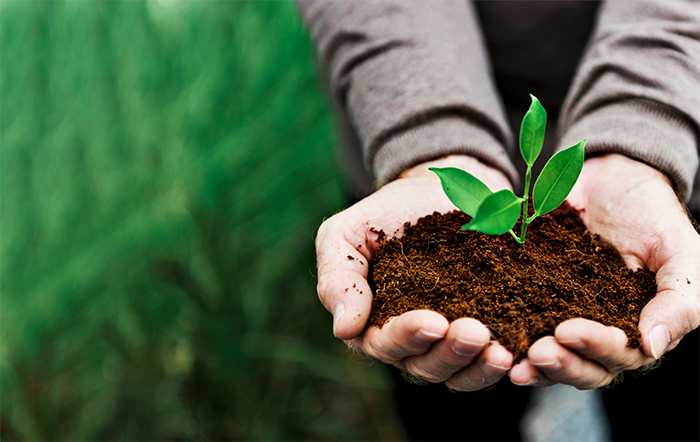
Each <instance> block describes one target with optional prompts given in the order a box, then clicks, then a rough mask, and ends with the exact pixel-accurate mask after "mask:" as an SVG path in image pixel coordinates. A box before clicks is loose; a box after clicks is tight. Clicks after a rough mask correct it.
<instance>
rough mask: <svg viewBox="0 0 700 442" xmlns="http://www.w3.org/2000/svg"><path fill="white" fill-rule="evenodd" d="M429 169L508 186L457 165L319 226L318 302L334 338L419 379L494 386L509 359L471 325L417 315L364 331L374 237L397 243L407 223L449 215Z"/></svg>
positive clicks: (406, 178) (451, 162)
mask: <svg viewBox="0 0 700 442" xmlns="http://www.w3.org/2000/svg"><path fill="white" fill-rule="evenodd" d="M429 166H435V167H443V166H456V167H461V168H464V169H467V170H469V171H470V172H471V173H473V174H474V175H476V176H477V177H479V178H480V179H482V180H483V181H484V182H485V183H486V184H487V185H489V186H490V187H491V188H492V189H493V190H498V189H501V188H503V187H507V186H509V183H508V181H507V179H505V177H504V176H503V175H502V174H501V173H500V172H498V171H496V170H495V169H491V168H489V167H486V166H484V165H483V164H481V163H479V162H478V161H475V160H473V159H468V160H464V158H463V157H458V158H454V157H448V158H446V159H444V160H438V161H436V162H432V163H424V164H423V165H421V166H418V167H417V168H414V169H410V170H409V171H407V172H406V173H405V174H404V175H403V177H402V178H401V179H398V180H396V181H394V182H393V183H391V184H388V185H386V186H384V187H383V188H382V189H381V190H379V191H377V192H376V193H374V194H373V195H371V196H369V197H368V198H366V199H364V200H362V201H360V202H359V203H357V204H355V205H354V206H352V207H350V208H349V209H347V210H345V211H343V212H341V213H339V214H337V215H335V216H334V217H332V218H330V219H329V220H327V221H326V222H325V223H323V225H322V226H321V228H320V229H319V233H318V236H317V238H316V250H317V260H318V266H319V282H318V294H319V298H320V299H321V302H322V303H323V304H324V306H325V307H326V308H327V309H328V310H329V311H330V312H331V313H333V318H334V333H335V335H336V336H337V337H338V338H341V339H343V340H346V342H348V343H349V344H351V345H352V346H354V347H355V348H357V349H358V350H360V351H362V352H364V353H366V354H368V355H370V356H372V357H374V358H376V359H379V360H381V361H382V362H385V363H388V364H394V365H397V366H401V367H402V368H404V369H405V370H406V371H407V372H408V373H410V374H413V375H415V376H417V377H420V378H422V379H425V380H428V381H431V382H443V381H445V382H446V384H447V385H448V386H450V387H451V388H454V389H458V390H478V389H481V388H484V387H487V386H488V385H491V384H493V383H494V382H496V381H498V380H499V379H500V378H501V377H503V376H504V375H505V373H506V372H507V370H508V369H509V368H510V366H511V364H512V354H510V352H508V351H507V350H505V349H504V348H503V347H502V346H500V345H497V344H496V345H491V346H488V345H487V344H488V343H489V339H490V335H489V331H488V329H487V328H486V327H485V326H484V325H483V324H481V323H479V322H478V321H476V320H474V319H469V318H463V319H459V320H457V321H454V322H452V323H448V321H447V320H446V319H445V318H444V317H443V316H442V315H440V314H438V313H435V312H431V311H427V310H420V311H412V312H408V313H405V314H403V315H401V316H398V317H396V318H393V319H392V320H390V321H389V322H388V323H387V324H386V325H384V326H383V327H382V328H381V329H379V328H377V327H371V328H369V329H366V330H365V325H366V323H367V319H368V317H369V313H370V309H371V304H372V295H371V289H370V287H369V285H368V282H367V274H368V267H369V262H370V261H371V259H372V256H373V255H374V253H375V252H376V249H377V247H378V243H377V234H376V233H375V232H374V230H375V229H376V230H380V229H381V230H383V231H384V232H386V233H387V234H388V235H394V234H396V235H400V234H401V229H402V226H403V224H404V223H405V222H407V221H408V222H411V223H415V222H416V221H417V220H418V218H420V217H422V216H425V215H428V214H431V213H433V212H434V211H438V212H447V211H450V210H454V209H455V207H454V206H453V205H452V203H451V202H450V201H449V200H448V199H447V197H446V196H445V194H444V192H443V191H442V186H441V185H440V181H439V180H438V178H437V176H436V175H434V174H433V173H432V172H428V170H427V168H428V167H429ZM372 228H373V229H372ZM348 256H351V257H352V258H353V259H348Z"/></svg>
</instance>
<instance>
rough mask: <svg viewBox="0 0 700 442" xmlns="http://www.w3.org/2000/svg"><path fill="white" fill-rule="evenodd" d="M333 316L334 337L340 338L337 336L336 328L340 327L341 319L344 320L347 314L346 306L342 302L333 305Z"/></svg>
mask: <svg viewBox="0 0 700 442" xmlns="http://www.w3.org/2000/svg"><path fill="white" fill-rule="evenodd" d="M331 314H332V315H333V336H335V337H338V335H336V334H335V328H336V327H337V326H338V321H340V318H342V317H343V315H344V314H345V304H343V303H342V302H340V301H338V302H336V303H335V304H333V308H332V309H331Z"/></svg>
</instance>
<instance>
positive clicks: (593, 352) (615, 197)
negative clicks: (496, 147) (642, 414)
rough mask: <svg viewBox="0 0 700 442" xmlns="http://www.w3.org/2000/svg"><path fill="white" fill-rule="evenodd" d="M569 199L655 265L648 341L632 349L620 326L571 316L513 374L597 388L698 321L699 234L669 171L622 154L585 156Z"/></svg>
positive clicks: (638, 259) (645, 326) (630, 254)
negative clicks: (554, 366)
mask: <svg viewBox="0 0 700 442" xmlns="http://www.w3.org/2000/svg"><path fill="white" fill-rule="evenodd" d="M569 202H571V203H572V204H573V205H574V206H576V207H578V208H581V209H583V211H582V214H581V216H582V219H583V221H584V223H585V224H586V226H587V227H588V229H589V230H590V231H591V232H593V233H596V234H599V235H600V237H601V238H602V239H603V240H604V241H606V242H608V243H609V244H610V245H612V246H613V247H614V248H615V249H616V250H617V251H618V252H619V253H620V254H621V256H622V257H623V259H624V260H625V262H626V263H627V265H628V267H630V268H633V269H635V268H639V267H646V268H648V269H649V270H651V271H653V272H656V281H657V296H656V297H655V298H654V299H653V300H652V301H651V302H650V303H649V304H647V306H646V307H645V308H644V310H643V311H642V314H641V318H640V324H639V330H640V331H641V332H642V341H643V346H642V349H641V350H630V349H629V348H626V347H625V342H626V337H625V335H624V333H623V332H622V331H621V330H619V329H613V328H611V327H604V326H602V325H601V324H597V323H593V322H592V321H586V320H582V319H577V320H572V321H568V322H566V323H564V324H562V325H560V326H559V327H558V328H557V330H556V332H555V336H556V339H546V340H542V342H538V343H536V344H535V345H534V346H533V347H532V348H531V349H530V352H529V353H528V359H529V360H528V361H527V363H526V364H524V365H523V366H521V367H516V368H514V370H513V371H512V372H511V378H514V380H517V381H519V382H523V383H524V382H527V380H528V379H530V378H538V379H540V380H542V379H545V381H544V383H552V382H564V383H567V384H571V385H574V386H577V387H579V388H595V387H598V386H602V385H605V384H606V383H608V382H609V381H610V380H612V378H614V377H615V376H616V375H617V373H619V372H620V371H623V370H630V369H635V368H638V367H640V366H642V365H645V364H648V363H650V362H651V361H653V360H654V359H655V358H658V357H660V356H661V354H663V352H664V351H667V350H669V349H672V348H673V347H674V346H675V345H677V344H678V342H679V341H680V339H681V338H682V337H683V336H684V335H685V334H686V333H688V332H689V331H691V330H693V329H694V328H696V327H698V324H700V236H698V234H697V233H696V232H695V230H694V229H693V227H692V225H691V224H690V222H689V220H688V217H687V215H686V214H685V211H684V210H683V207H682V206H681V204H680V203H679V202H678V200H677V198H676V195H675V194H674V192H673V190H672V188H671V186H670V184H669V182H668V181H667V180H666V178H665V177H664V176H663V175H662V174H661V173H659V172H658V171H656V170H655V169H652V168H651V167H649V166H646V165H644V164H642V163H639V162H637V161H634V160H631V159H629V158H626V157H623V156H621V155H606V156H603V157H597V158H592V159H589V160H587V161H586V164H585V165H584V170H583V172H582V174H581V178H580V179H579V183H577V185H576V187H575V188H574V190H573V191H572V193H571V195H570V196H569ZM552 360H558V361H559V362H561V361H562V360H565V361H566V363H562V364H557V366H560V365H563V367H559V368H558V370H556V371H555V370H551V369H550V367H549V366H548V365H547V364H548V363H549V361H552ZM533 366H534V368H533Z"/></svg>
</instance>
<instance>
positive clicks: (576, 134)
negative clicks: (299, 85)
mask: <svg viewBox="0 0 700 442" xmlns="http://www.w3.org/2000/svg"><path fill="white" fill-rule="evenodd" d="M297 3H298V6H299V10H300V12H301V14H302V16H303V18H304V20H305V22H306V24H307V26H308V28H309V30H310V31H311V33H312V35H313V37H314V39H315V41H316V42H317V45H318V54H319V58H320V62H321V66H322V68H323V72H324V75H325V78H326V80H327V85H328V87H329V91H330V93H331V96H332V97H333V101H334V103H335V104H336V105H337V107H338V111H339V115H340V116H341V118H340V120H341V124H342V125H343V131H344V134H345V147H346V149H345V152H346V158H345V159H346V162H347V164H348V166H349V167H350V168H354V169H355V170H354V172H353V173H352V174H351V175H352V178H353V180H354V187H355V189H356V192H357V193H362V192H364V191H367V190H369V189H368V183H369V182H371V181H374V182H375V186H381V185H382V184H384V183H386V182H388V181H390V180H392V179H394V178H396V177H397V176H398V175H399V174H400V173H401V172H402V171H403V170H405V169H407V168H409V167H411V166H414V165H416V164H419V163H421V162H424V161H427V160H431V159H435V158H438V157H441V156H445V155H448V154H467V155H472V156H474V157H477V158H479V159H480V160H481V161H483V162H485V163H487V164H489V165H491V166H494V167H496V168H498V169H500V170H501V171H503V173H505V174H506V175H507V176H508V177H509V178H510V179H511V181H512V182H513V183H514V184H515V185H516V186H517V185H518V183H519V178H518V174H517V172H516V168H515V167H514V165H513V163H512V161H511V159H510V156H509V153H512V152H513V151H514V137H513V130H517V128H518V127H519V124H520V122H519V119H521V118H522V116H523V114H524V112H525V111H526V109H527V105H528V104H529V96H528V94H529V93H533V94H535V95H536V96H538V97H539V98H540V100H541V101H542V103H543V104H544V106H545V108H547V110H548V112H549V115H550V122H552V121H555V120H558V127H557V135H556V136H553V135H554V134H553V131H552V129H553V127H552V126H553V125H552V124H550V125H548V134H549V135H548V139H549V141H550V144H551V149H552V150H553V149H560V148H564V147H567V146H570V145H573V144H575V143H576V142H578V141H579V140H581V139H583V138H586V139H588V143H587V145H586V154H587V155H589V156H590V155H595V154H599V153H608V152H615V153H621V154H625V155H627V156H629V157H632V158H635V159H638V160H641V161H643V162H645V163H647V164H650V165H652V166H653V167H655V168H657V169H658V170H660V171H662V172H664V173H665V174H666V175H667V176H668V177H669V178H670V180H671V181H672V183H673V185H674V188H675V190H676V192H677V194H678V195H679V197H680V198H681V199H682V200H684V201H688V200H689V199H690V194H691V191H692V188H693V180H694V177H695V175H696V172H697V169H698V146H699V145H700V1H699V0H634V1H632V0H627V1H621V0H618V1H608V2H603V3H602V4H599V3H598V2H579V1H566V2H551V1H543V2H523V1H521V2H493V1H491V2H475V3H471V2H467V1H463V0H431V1H407V0H382V1H358V0H352V1H333V0H298V2H297ZM360 158H361V160H360ZM360 161H361V162H362V163H363V164H364V169H365V170H366V171H367V172H368V173H365V172H364V171H362V170H361V169H360V168H358V167H357V166H358V165H359V164H360ZM358 196H359V195H358Z"/></svg>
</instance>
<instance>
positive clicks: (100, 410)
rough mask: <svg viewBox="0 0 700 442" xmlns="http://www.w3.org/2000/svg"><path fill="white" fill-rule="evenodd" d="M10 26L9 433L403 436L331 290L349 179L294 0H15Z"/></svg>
mask: <svg viewBox="0 0 700 442" xmlns="http://www.w3.org/2000/svg"><path fill="white" fill-rule="evenodd" d="M0 26H1V28H0V39H1V40H0V134H1V139H0V142H1V146H0V147H1V154H2V155H1V157H0V160H1V169H0V173H1V175H0V179H1V181H0V186H1V193H0V198H1V200H0V208H1V220H0V227H1V238H0V244H1V257H0V259H1V264H2V274H1V278H0V284H1V289H2V298H1V304H0V310H1V311H0V314H1V316H0V318H1V323H0V330H1V333H2V334H1V336H0V338H1V344H2V345H1V347H0V352H1V353H0V364H1V365H0V382H1V385H0V388H1V392H2V394H1V403H0V412H1V414H0V438H2V439H3V440H16V439H24V440H187V439H209V440H230V439H235V440H339V439H343V440H351V439H355V440H364V439H396V438H400V437H401V433H400V429H399V426H398V424H397V420H396V417H395V411H394V408H393V405H392V403H391V400H390V393H389V390H388V381H387V379H386V378H385V376H384V372H383V371H382V370H381V367H379V366H378V365H377V364H372V363H371V362H370V361H368V360H351V358H350V357H349V356H348V354H347V352H346V350H345V347H344V346H343V344H342V343H341V342H340V341H337V340H336V339H334V338H333V336H332V334H331V332H330V330H331V317H330V315H329V314H328V313H327V312H326V311H325V310H324V309H323V307H322V306H321V305H320V303H319V302H318V301H317V298H316V294H315V279H314V276H315V260H314V249H313V238H314V233H315V230H316V229H317V228H318V225H319V224H320V223H321V221H322V220H323V218H324V217H327V216H330V215H331V214H333V213H334V212H335V211H337V210H339V209H341V208H342V207H343V205H344V204H345V200H344V194H343V191H342V186H341V180H340V171H339V166H338V164H337V160H336V156H335V152H334V146H333V145H334V142H335V141H334V140H335V129H334V123H333V120H332V115H331V113H330V109H329V107H330V106H329V105H328V103H327V100H326V98H325V97H324V94H323V92H322V89H321V87H320V86H319V83H318V81H317V75H316V68H315V61H314V53H313V46H312V44H311V43H310V41H309V38H308V36H307V35H306V33H305V31H304V29H303V27H302V24H301V22H300V20H299V18H298V16H297V14H296V10H295V7H294V5H293V3H290V2H214V1H212V2H200V1H197V2H194V1H189V2H162V1H161V2H159V1H152V2H141V1H74V2H54V1H47V2H36V1H3V2H1V3H0Z"/></svg>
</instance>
